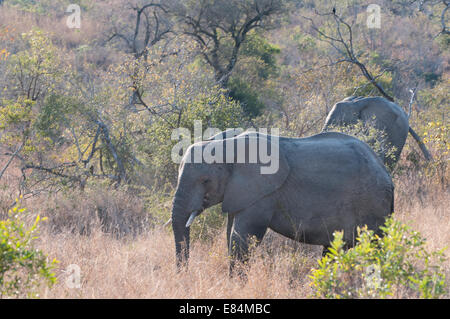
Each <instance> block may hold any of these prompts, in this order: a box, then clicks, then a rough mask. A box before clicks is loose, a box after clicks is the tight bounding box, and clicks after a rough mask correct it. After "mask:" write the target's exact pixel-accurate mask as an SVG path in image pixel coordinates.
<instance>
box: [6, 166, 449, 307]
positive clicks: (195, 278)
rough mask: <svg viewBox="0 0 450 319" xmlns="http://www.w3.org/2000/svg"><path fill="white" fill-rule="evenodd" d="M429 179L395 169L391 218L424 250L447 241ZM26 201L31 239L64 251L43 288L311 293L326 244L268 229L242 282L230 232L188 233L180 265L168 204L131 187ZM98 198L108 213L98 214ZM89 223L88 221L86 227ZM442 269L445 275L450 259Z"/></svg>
mask: <svg viewBox="0 0 450 319" xmlns="http://www.w3.org/2000/svg"><path fill="white" fill-rule="evenodd" d="M15 173H17V171H16V170H15V169H14V168H11V169H9V170H8V173H7V174H5V175H4V177H3V179H2V184H3V187H2V190H1V191H0V200H1V206H0V207H2V210H3V212H4V209H6V208H7V207H8V205H10V203H11V201H12V200H13V199H12V196H13V195H11V194H12V192H13V190H14V188H15V187H14V184H15V183H14V181H15V180H16V178H17V177H18V175H16V174H15ZM435 180H436V179H435V178H433V177H426V176H424V175H422V176H419V175H418V173H414V172H410V173H405V174H402V175H401V176H399V177H396V178H395V185H396V200H395V212H396V218H397V219H399V220H400V221H402V222H404V223H406V224H408V225H410V226H411V227H412V228H413V229H414V230H417V231H419V232H420V233H421V234H422V235H423V236H424V237H425V238H426V239H427V246H428V247H427V248H428V249H429V250H438V249H441V248H443V247H445V246H448V245H449V243H450V214H449V207H450V196H449V193H448V188H447V187H443V185H441V184H438V183H435ZM4 183H6V184H4ZM24 206H26V207H27V208H28V210H29V211H30V212H33V214H38V213H39V214H41V215H42V216H47V217H49V218H48V221H47V222H46V223H47V224H44V225H43V226H44V227H42V228H41V232H40V236H39V239H38V241H37V248H39V249H41V250H43V251H44V253H45V254H47V255H48V256H49V259H53V258H56V259H57V260H59V261H60V263H59V264H58V266H57V268H56V269H55V273H56V276H57V278H58V283H57V284H56V285H55V286H53V287H52V288H42V291H40V296H41V297H42V298H308V297H311V295H312V288H311V287H310V279H309V274H310V271H311V268H312V267H314V266H315V265H316V264H317V260H318V259H319V258H320V257H321V252H322V247H319V246H310V245H305V244H301V243H297V242H293V241H291V240H289V239H287V238H285V237H283V236H281V235H278V234H276V233H274V232H271V231H269V232H268V233H267V234H266V236H265V238H264V240H263V242H262V243H261V245H260V246H258V247H257V248H256V249H254V250H253V253H252V257H251V260H250V262H249V271H248V280H247V281H245V282H243V281H241V280H240V279H238V278H230V277H229V275H228V265H229V260H228V256H227V249H226V234H225V229H219V230H217V231H216V233H215V234H213V236H212V239H208V240H199V239H196V238H194V239H193V241H192V248H191V258H190V261H189V268H188V269H187V270H186V271H182V272H177V271H176V269H175V252H174V250H175V249H174V241H173V235H172V232H171V230H170V227H168V228H164V227H163V226H162V222H161V218H160V216H161V215H163V216H164V214H168V213H169V211H170V205H168V204H166V205H154V208H150V209H148V208H145V207H144V205H143V204H142V201H141V199H140V198H139V197H138V196H136V195H132V194H130V193H125V192H122V193H121V192H114V191H106V190H101V189H93V190H91V191H90V192H87V193H84V194H82V193H79V192H76V191H73V192H70V193H69V195H68V196H62V195H61V194H57V195H53V196H44V195H40V196H36V197H33V198H30V199H29V200H26V201H25V203H24ZM98 207H102V210H103V213H104V214H106V217H107V218H106V219H103V220H101V215H99V213H98ZM161 211H163V212H162V213H161ZM143 213H145V214H147V217H146V216H143V215H142V214H143ZM152 216H159V219H155V218H154V217H152ZM30 217H33V216H30ZM30 220H31V219H30ZM105 220H106V221H109V223H110V224H109V226H108V225H106V226H105ZM155 221H156V222H155ZM146 223H147V225H148V224H152V225H156V226H155V227H148V226H147V227H146V226H145V225H146ZM86 225H89V231H83V229H86V228H83V227H86ZM117 225H119V226H117ZM120 225H121V226H120ZM130 230H131V231H130ZM210 237H211V236H208V238H210ZM446 255H447V256H448V255H449V252H448V251H447V252H446ZM72 264H76V265H78V266H79V267H80V270H81V280H80V284H81V286H80V288H71V286H70V285H68V284H67V282H68V281H70V280H71V278H72V277H71V275H72V274H71V273H70V272H69V271H68V266H69V265H72ZM444 272H445V273H446V276H447V280H448V279H450V261H449V260H447V261H446V262H445V264H444ZM402 297H408V296H404V295H402ZM446 297H447V298H448V297H450V296H449V295H447V296H446Z"/></svg>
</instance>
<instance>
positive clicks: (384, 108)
mask: <svg viewBox="0 0 450 319" xmlns="http://www.w3.org/2000/svg"><path fill="white" fill-rule="evenodd" d="M358 121H362V123H363V124H368V123H369V122H370V121H374V123H373V124H374V127H375V128H376V129H377V130H380V131H382V132H384V134H385V137H384V139H383V141H379V142H381V143H382V148H381V150H378V151H377V153H378V156H379V157H380V158H381V160H382V161H383V162H384V164H385V165H386V166H387V167H389V168H393V166H394V165H395V164H396V163H397V161H398V159H399V158H400V154H401V152H402V150H403V147H404V145H405V142H406V138H407V137H408V131H409V132H410V133H411V135H412V136H413V138H414V139H415V140H416V141H417V143H418V144H419V147H420V148H421V150H422V152H423V154H424V156H425V158H426V159H427V160H430V159H431V155H430V153H429V152H428V150H427V149H426V147H425V145H424V144H423V142H422V141H421V140H420V138H419V136H418V135H417V134H416V133H415V132H414V130H413V129H412V128H411V127H410V126H409V122H408V116H407V115H406V113H405V112H404V111H403V110H402V108H401V107H399V106H398V105H397V104H395V103H393V102H390V101H388V100H387V99H385V98H383V97H348V98H346V99H344V100H343V101H341V102H338V103H336V104H335V105H334V106H333V109H332V110H331V111H330V113H329V114H328V116H327V119H326V121H325V126H324V128H323V131H328V130H330V128H332V127H333V126H348V125H354V124H356V123H357V122H358ZM391 147H395V149H394V151H393V154H392V156H388V154H387V150H389V149H390V148H391Z"/></svg>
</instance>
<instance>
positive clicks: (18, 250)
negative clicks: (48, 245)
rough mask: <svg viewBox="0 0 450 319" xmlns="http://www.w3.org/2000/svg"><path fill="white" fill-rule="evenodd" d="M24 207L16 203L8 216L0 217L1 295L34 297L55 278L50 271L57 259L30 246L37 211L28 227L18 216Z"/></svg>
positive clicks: (37, 220) (35, 228)
mask: <svg viewBox="0 0 450 319" xmlns="http://www.w3.org/2000/svg"><path fill="white" fill-rule="evenodd" d="M25 214H26V209H25V208H20V204H19V202H18V201H17V204H16V205H15V206H14V208H13V209H11V210H10V211H9V214H8V215H9V217H8V218H7V219H6V220H2V221H0V297H23V296H26V297H37V296H38V295H37V293H36V292H35V291H37V289H38V288H39V287H40V286H41V285H42V284H43V283H47V284H48V285H49V286H51V285H53V284H54V283H55V282H56V277H55V274H54V273H53V272H52V269H53V267H54V265H55V264H56V262H57V261H56V260H55V259H54V260H53V261H52V262H51V263H48V262H47V256H46V255H44V254H43V252H42V251H40V250H38V249H35V248H34V247H33V241H34V240H35V239H36V238H37V237H35V235H36V232H37V229H38V225H39V222H40V221H41V219H40V217H39V215H38V216H37V217H36V219H35V221H34V223H33V224H32V226H31V227H27V226H26V225H25V223H24V222H23V221H22V219H21V216H23V215H25Z"/></svg>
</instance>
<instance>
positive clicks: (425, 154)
mask: <svg viewBox="0 0 450 319" xmlns="http://www.w3.org/2000/svg"><path fill="white" fill-rule="evenodd" d="M409 133H410V134H411V136H412V137H413V138H414V139H415V140H416V142H417V144H418V145H419V147H420V150H421V151H422V153H423V155H424V156H425V159H426V160H427V161H431V160H432V159H433V157H432V156H431V154H430V152H428V149H427V147H426V146H425V144H424V143H423V142H422V139H421V138H420V136H419V135H417V133H416V132H414V130H413V129H412V128H411V126H410V127H409Z"/></svg>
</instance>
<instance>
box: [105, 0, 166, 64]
mask: <svg viewBox="0 0 450 319" xmlns="http://www.w3.org/2000/svg"><path fill="white" fill-rule="evenodd" d="M166 7H167V1H150V2H149V1H134V2H130V3H128V5H127V9H128V10H127V11H125V12H126V13H125V14H124V12H123V11H121V12H120V16H122V18H121V19H115V17H114V19H113V21H116V20H117V21H118V22H114V23H113V25H112V27H111V30H110V35H109V37H108V40H107V41H108V42H110V41H116V40H117V41H121V42H122V43H123V44H124V45H125V47H126V51H127V52H128V53H131V54H133V56H134V57H135V58H136V59H139V58H141V57H144V58H145V59H147V57H148V49H149V48H150V47H152V46H153V45H155V44H156V43H158V42H159V41H161V40H163V39H165V38H167V36H168V35H169V34H170V33H172V23H171V21H170V19H169V17H168V14H167V8H166ZM114 13H115V12H114ZM114 13H112V16H114ZM124 16H125V18H123V17H124Z"/></svg>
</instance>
